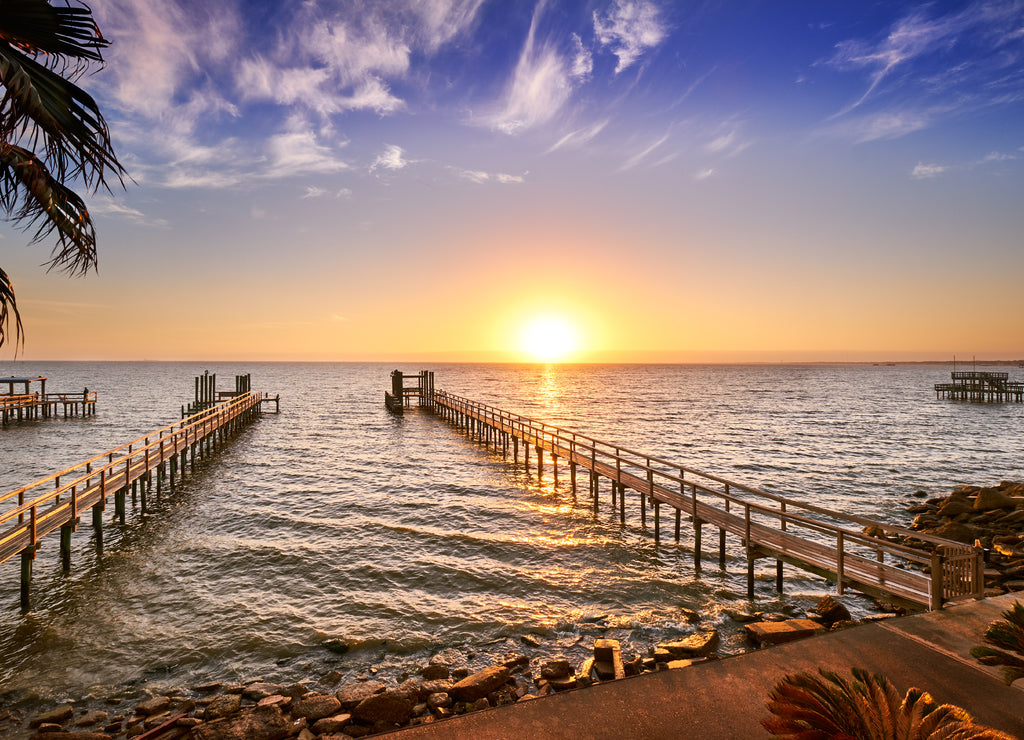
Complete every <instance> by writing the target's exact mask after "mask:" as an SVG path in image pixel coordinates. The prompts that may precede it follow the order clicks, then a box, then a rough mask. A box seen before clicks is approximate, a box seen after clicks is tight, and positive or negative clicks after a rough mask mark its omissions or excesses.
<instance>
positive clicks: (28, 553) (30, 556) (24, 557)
mask: <svg viewBox="0 0 1024 740" xmlns="http://www.w3.org/2000/svg"><path fill="white" fill-rule="evenodd" d="M36 548H37V546H36V545H29V546H28V547H26V548H25V549H24V550H22V551H21V608H22V609H28V608H29V604H30V601H29V596H30V595H31V593H32V561H33V560H35V559H36Z"/></svg>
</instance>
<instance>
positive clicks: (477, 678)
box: [448, 666, 512, 701]
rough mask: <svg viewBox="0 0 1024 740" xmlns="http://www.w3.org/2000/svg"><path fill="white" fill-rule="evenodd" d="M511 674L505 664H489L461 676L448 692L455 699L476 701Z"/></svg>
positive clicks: (502, 682) (506, 679)
mask: <svg viewBox="0 0 1024 740" xmlns="http://www.w3.org/2000/svg"><path fill="white" fill-rule="evenodd" d="M511 676H512V673H511V671H509V669H508V668H506V667H505V666H491V667H490V668H485V669H483V670H482V671H477V672H476V673H474V674H473V675H472V676H467V677H466V678H463V679H462V680H461V681H459V682H458V683H456V684H455V685H454V686H452V687H451V689H450V690H449V692H448V693H449V694H451V696H452V698H453V699H455V700H456V701H476V700H477V699H479V698H481V697H484V696H487V695H488V694H489V693H491V692H492V691H494V690H495V689H496V688H498V687H499V686H501V685H502V684H504V683H505V682H506V681H508V679H509V678H510V677H511Z"/></svg>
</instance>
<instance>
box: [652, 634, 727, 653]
mask: <svg viewBox="0 0 1024 740" xmlns="http://www.w3.org/2000/svg"><path fill="white" fill-rule="evenodd" d="M720 639H721V638H720V637H719V635H718V630H710V631H708V632H696V633H694V634H692V635H689V636H688V637H684V638H683V639H681V640H672V641H671V642H662V643H659V645H658V647H660V648H662V649H663V650H668V651H669V652H670V653H672V655H673V657H676V658H689V657H693V656H695V655H696V656H701V655H707V654H708V653H711V652H714V650H715V648H717V647H718V643H719V641H720Z"/></svg>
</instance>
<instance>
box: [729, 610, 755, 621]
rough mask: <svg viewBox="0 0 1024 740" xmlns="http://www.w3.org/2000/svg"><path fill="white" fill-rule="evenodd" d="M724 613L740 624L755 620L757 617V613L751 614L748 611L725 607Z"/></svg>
mask: <svg viewBox="0 0 1024 740" xmlns="http://www.w3.org/2000/svg"><path fill="white" fill-rule="evenodd" d="M725 613H726V615H727V616H728V617H729V619H731V620H732V621H734V622H739V623H740V624H746V623H747V622H756V621H757V620H758V619H759V616H758V615H757V614H751V613H750V612H744V611H740V610H738V609H726V610H725Z"/></svg>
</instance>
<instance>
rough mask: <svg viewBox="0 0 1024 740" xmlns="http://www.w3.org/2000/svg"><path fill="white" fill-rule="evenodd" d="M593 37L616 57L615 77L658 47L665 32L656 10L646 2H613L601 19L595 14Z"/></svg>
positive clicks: (622, 0)
mask: <svg viewBox="0 0 1024 740" xmlns="http://www.w3.org/2000/svg"><path fill="white" fill-rule="evenodd" d="M594 33H595V35H596V36H597V40H598V42H600V43H601V45H602V46H607V47H609V48H610V49H611V52H612V53H613V54H614V55H615V56H616V57H618V59H619V62H618V64H617V65H616V66H615V72H616V74H618V73H619V72H622V71H623V70H624V69H626V68H627V67H629V66H630V65H631V64H633V62H635V61H636V60H637V59H638V58H639V57H640V55H641V54H643V53H644V52H645V51H646V50H647V49H650V48H653V47H655V46H657V45H658V44H660V43H661V42H662V40H663V39H664V38H665V35H666V29H665V27H664V25H662V23H661V21H660V19H659V18H658V7H657V6H656V5H655V4H654V3H652V2H649V0H615V3H614V4H613V5H612V7H611V8H609V10H608V13H607V14H606V15H605V16H604V17H601V16H600V15H598V13H597V11H594Z"/></svg>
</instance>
